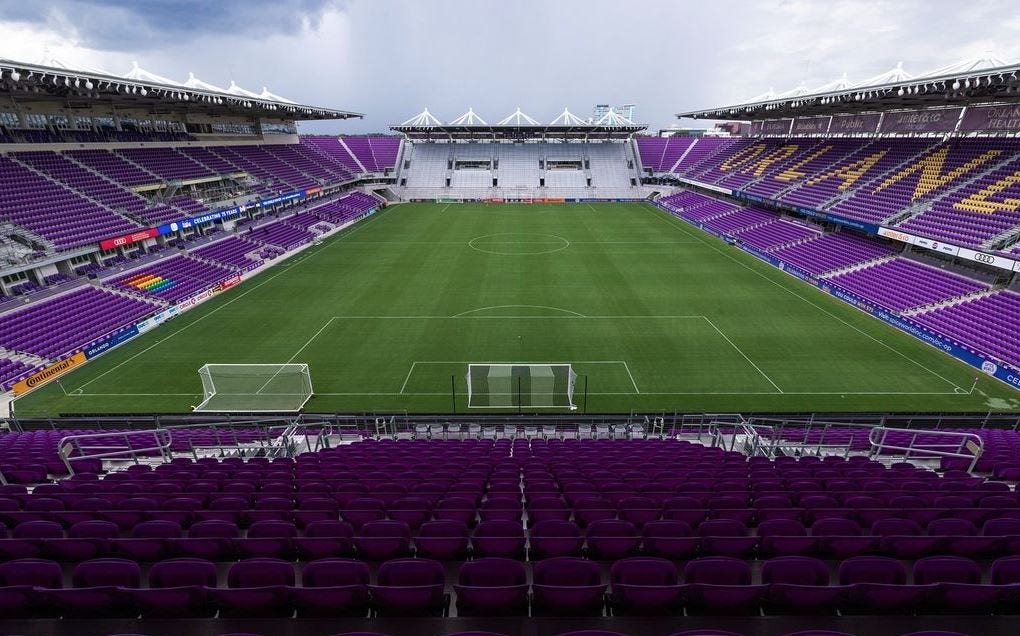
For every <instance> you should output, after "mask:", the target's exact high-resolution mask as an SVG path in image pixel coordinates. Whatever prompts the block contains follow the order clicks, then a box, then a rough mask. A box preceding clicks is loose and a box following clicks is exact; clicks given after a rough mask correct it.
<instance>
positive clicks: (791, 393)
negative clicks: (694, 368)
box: [67, 362, 967, 398]
mask: <svg viewBox="0 0 1020 636" xmlns="http://www.w3.org/2000/svg"><path fill="white" fill-rule="evenodd" d="M578 364H581V363H578ZM588 364H591V363H590V362H589V363H588ZM281 395H291V394H281ZM315 395H334V396H345V395H346V396H372V395H380V396H405V397H416V396H417V397H422V396H432V395H445V396H448V395H450V394H449V392H441V393H428V392H422V393H417V392H416V393H399V392H385V391H384V392H357V391H355V392H348V393H320V392H318V391H316V392H315ZM588 395H630V396H633V395H634V392H633V391H589V393H588ZM641 395H642V396H646V395H647V396H657V395H738V396H739V395H779V394H778V393H776V392H775V391H642V392H641ZM782 395H783V396H784V397H785V396H794V395H904V396H909V395H915V396H916V395H956V396H963V397H966V396H967V393H957V392H956V391H786V392H784V393H783V394H782ZM175 396H188V397H200V396H201V394H200V393H80V394H71V393H69V394H68V395H67V397H74V398H96V397H175Z"/></svg>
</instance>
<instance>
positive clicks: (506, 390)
mask: <svg viewBox="0 0 1020 636" xmlns="http://www.w3.org/2000/svg"><path fill="white" fill-rule="evenodd" d="M577 377H578V376H577V373H576V372H574V369H573V367H572V365H571V364H570V363H567V362H471V363H468V365H467V373H465V375H464V380H465V383H466V385H467V407H468V409H504V410H505V409H521V408H528V409H569V410H571V411H576V410H577V405H576V404H574V389H575V387H576V384H577ZM525 384H526V385H527V390H524V388H525Z"/></svg>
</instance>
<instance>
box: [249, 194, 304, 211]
mask: <svg viewBox="0 0 1020 636" xmlns="http://www.w3.org/2000/svg"><path fill="white" fill-rule="evenodd" d="M303 196H305V191H304V190H295V191H294V192H287V193H284V194H280V195H277V196H275V197H272V198H270V199H262V200H260V201H259V207H260V208H268V207H269V206H272V205H276V204H277V203H286V202H287V201H293V200H294V199H300V198H301V197H303Z"/></svg>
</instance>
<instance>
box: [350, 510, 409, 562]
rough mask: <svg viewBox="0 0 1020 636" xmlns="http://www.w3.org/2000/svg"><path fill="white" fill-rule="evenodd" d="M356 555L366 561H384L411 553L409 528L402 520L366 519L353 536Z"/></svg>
mask: <svg viewBox="0 0 1020 636" xmlns="http://www.w3.org/2000/svg"><path fill="white" fill-rule="evenodd" d="M354 545H355V547H357V550H358V556H359V557H360V558H362V559H365V560H367V561H386V560H389V559H397V558H400V557H405V556H408V555H409V554H410V553H411V529H410V528H409V527H408V526H407V524H406V523H404V522H402V521H387V520H381V521H368V522H366V523H365V524H364V525H362V526H361V529H360V530H359V531H358V534H357V536H355V537H354Z"/></svg>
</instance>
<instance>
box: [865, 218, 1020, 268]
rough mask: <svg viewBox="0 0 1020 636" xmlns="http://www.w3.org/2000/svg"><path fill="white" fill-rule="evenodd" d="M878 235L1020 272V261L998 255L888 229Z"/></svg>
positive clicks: (884, 228) (883, 229)
mask: <svg viewBox="0 0 1020 636" xmlns="http://www.w3.org/2000/svg"><path fill="white" fill-rule="evenodd" d="M877 233H878V235H879V236H884V237H886V238H890V239H893V240H894V241H899V242H901V243H909V244H911V245H917V246H918V247H923V248H925V249H929V250H932V251H934V252H939V253H940V254H946V255H949V256H956V257H959V258H963V259H966V260H968V261H974V262H975V263H982V264H984V265H990V266H992V267H997V268H999V269H1004V270H1007V271H1014V272H1016V271H1020V267H1018V266H1020V261H1015V260H1013V259H1011V258H1006V257H1004V256H998V255H996V254H989V253H987V252H979V251H977V250H972V249H970V248H969V247H959V246H957V245H953V244H951V243H944V242H942V241H936V240H934V239H930V238H926V237H923V236H917V235H914V234H908V233H906V232H900V231H899V230H894V229H891V228H887V227H880V228H878V232H877Z"/></svg>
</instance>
